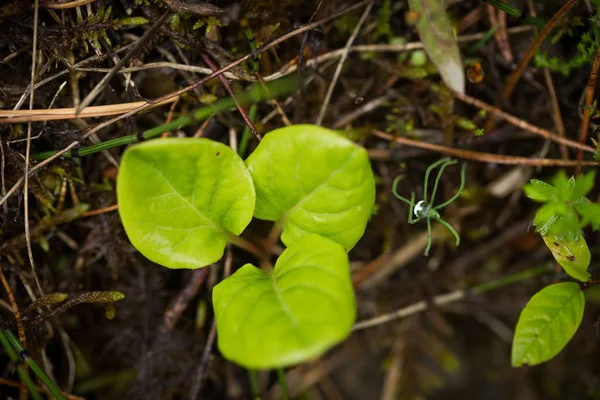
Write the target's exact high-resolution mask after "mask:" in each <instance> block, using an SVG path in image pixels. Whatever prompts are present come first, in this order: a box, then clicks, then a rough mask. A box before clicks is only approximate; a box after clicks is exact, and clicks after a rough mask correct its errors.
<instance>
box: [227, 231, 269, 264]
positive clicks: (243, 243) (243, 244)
mask: <svg viewBox="0 0 600 400" xmlns="http://www.w3.org/2000/svg"><path fill="white" fill-rule="evenodd" d="M227 239H228V241H229V243H231V244H233V245H234V246H237V247H239V248H240V249H244V250H246V251H247V252H248V253H250V254H252V255H253V256H255V257H256V258H261V257H262V255H263V253H264V250H262V249H260V248H259V247H258V246H257V245H255V244H254V243H252V242H251V241H249V240H246V239H244V238H243V237H241V236H236V235H234V234H233V233H230V234H229V235H228V238H227Z"/></svg>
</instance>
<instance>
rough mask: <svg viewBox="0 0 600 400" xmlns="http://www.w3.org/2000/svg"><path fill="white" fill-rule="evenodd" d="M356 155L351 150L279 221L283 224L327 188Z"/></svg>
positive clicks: (355, 150) (355, 152)
mask: <svg viewBox="0 0 600 400" xmlns="http://www.w3.org/2000/svg"><path fill="white" fill-rule="evenodd" d="M357 154H358V151H357V149H356V148H354V149H352V152H351V153H350V156H349V157H348V158H347V159H346V161H345V162H344V163H343V164H342V165H341V166H339V167H338V168H337V169H336V170H334V171H333V172H332V173H331V174H330V175H329V176H328V177H327V179H325V180H324V181H322V182H321V183H320V184H319V186H317V187H316V188H314V189H313V190H312V191H311V192H310V193H308V194H307V195H306V196H304V198H302V199H301V200H300V201H299V202H297V203H296V204H294V205H293V206H292V207H290V209H289V210H288V211H287V212H285V213H284V214H283V215H282V216H281V217H280V219H279V220H280V221H282V222H285V221H286V220H287V219H288V218H289V217H290V215H292V214H293V213H294V211H296V210H297V209H299V208H301V207H302V205H303V204H304V203H306V202H307V201H308V200H309V199H310V198H311V197H312V196H313V195H314V194H315V193H318V192H319V191H320V190H321V189H322V188H323V187H324V186H327V184H328V183H329V182H330V181H331V180H332V179H333V178H334V177H335V176H337V174H339V173H340V172H341V171H343V169H344V168H345V167H346V165H348V163H350V161H352V160H354V158H355V157H356V155H357Z"/></svg>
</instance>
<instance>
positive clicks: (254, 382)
mask: <svg viewBox="0 0 600 400" xmlns="http://www.w3.org/2000/svg"><path fill="white" fill-rule="evenodd" d="M248 378H249V379H250V389H251V390H252V398H253V399H254V400H260V399H261V398H260V387H259V385H258V374H257V373H256V370H254V369H249V370H248Z"/></svg>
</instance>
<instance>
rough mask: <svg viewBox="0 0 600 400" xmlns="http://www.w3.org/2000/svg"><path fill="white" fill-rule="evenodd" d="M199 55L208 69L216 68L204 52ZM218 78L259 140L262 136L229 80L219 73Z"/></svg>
mask: <svg viewBox="0 0 600 400" xmlns="http://www.w3.org/2000/svg"><path fill="white" fill-rule="evenodd" d="M200 56H201V57H202V59H203V60H204V62H205V63H206V65H208V66H209V67H210V69H212V70H213V72H214V71H216V70H217V66H216V65H215V64H214V63H213V62H212V60H211V59H210V57H209V56H207V55H206V54H204V53H200ZM219 80H220V81H221V83H222V84H223V87H225V90H226V91H227V93H229V95H230V96H231V99H232V100H233V102H234V103H235V106H236V108H237V109H238V111H239V112H240V114H241V115H242V118H243V119H244V122H246V125H248V128H250V132H252V134H253V135H254V137H255V138H256V139H258V141H260V140H261V139H262V137H261V136H260V134H259V133H258V132H257V131H256V128H255V127H254V124H252V121H250V118H249V117H248V113H247V112H246V110H244V107H242V105H241V104H240V102H239V101H238V100H237V98H236V97H235V93H233V90H232V89H231V85H229V82H228V81H227V79H226V78H225V77H224V76H223V75H222V74H221V75H219Z"/></svg>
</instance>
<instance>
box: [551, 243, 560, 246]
mask: <svg viewBox="0 0 600 400" xmlns="http://www.w3.org/2000/svg"><path fill="white" fill-rule="evenodd" d="M552 244H553V245H555V246H557V247H558V246H560V245H559V244H558V243H556V242H552Z"/></svg>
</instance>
